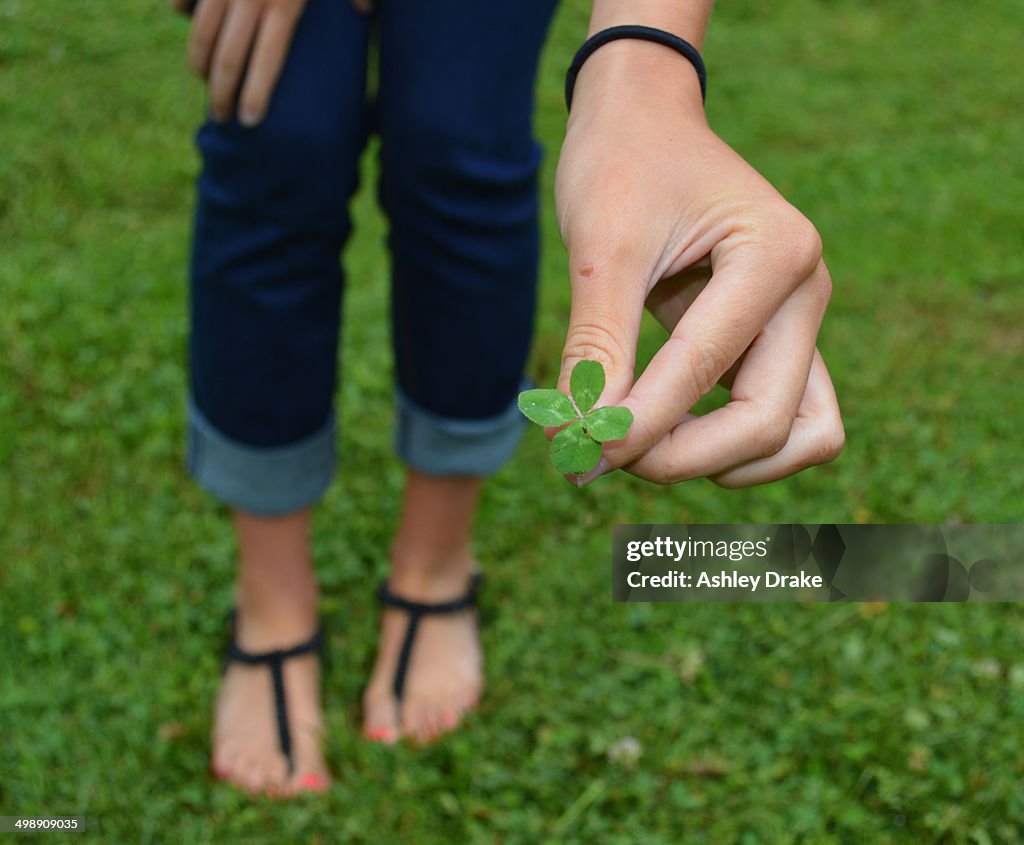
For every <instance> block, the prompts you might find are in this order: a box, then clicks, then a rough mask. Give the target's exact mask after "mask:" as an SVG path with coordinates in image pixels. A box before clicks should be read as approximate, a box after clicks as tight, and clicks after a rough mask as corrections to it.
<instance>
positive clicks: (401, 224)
mask: <svg viewBox="0 0 1024 845" xmlns="http://www.w3.org/2000/svg"><path fill="white" fill-rule="evenodd" d="M553 7H554V0H524V2H517V3H475V2H469V0H433V1H432V2H429V3H427V2H422V0H386V2H383V3H381V4H380V8H379V11H378V13H377V14H376V16H375V18H374V19H372V20H370V21H368V20H367V19H365V18H362V17H359V16H358V15H356V14H355V13H354V12H352V10H351V8H350V5H349V3H347V2H344V1H343V0H309V3H308V4H307V6H306V9H305V11H304V13H303V16H302V18H301V20H300V22H299V25H298V27H297V30H296V33H295V37H294V40H293V43H292V48H291V51H290V53H289V56H288V60H287V62H286V65H285V68H284V71H283V73H282V76H281V79H280V81H279V83H278V86H277V89H276V91H275V94H274V98H273V101H272V103H271V108H270V111H269V114H268V116H267V118H266V120H265V121H264V122H263V123H262V124H260V125H259V126H257V127H255V128H253V129H247V128H244V127H242V126H241V125H240V124H238V123H237V122H236V121H229V122H227V123H225V124H214V123H212V122H207V123H205V124H204V125H203V126H202V127H201V129H200V130H199V132H198V134H197V145H198V147H199V151H200V153H201V156H202V163H203V168H202V173H201V176H200V179H199V183H198V203H197V209H196V218H195V229H194V236H193V248H192V264H191V286H190V310H191V319H192V332H191V335H190V342H189V361H190V387H191V392H190V428H189V431H190V442H191V444H192V446H193V447H194V449H195V450H196V453H197V454H198V456H199V458H200V459H199V460H194V458H195V454H193V455H192V459H190V461H189V466H190V471H192V473H193V475H194V476H195V478H196V480H197V481H198V482H199V483H200V484H201V485H203V486H204V487H206V488H207V489H208V490H210V491H211V492H212V493H214V494H215V495H217V496H218V497H219V498H221V499H222V500H224V501H225V502H227V503H228V504H231V505H233V506H235V507H238V508H240V509H242V510H249V511H252V512H270V511H273V512H287V511H288V510H289V509H291V510H297V509H299V508H301V507H305V506H307V505H308V504H310V503H311V501H315V499H316V498H318V497H319V495H320V494H321V493H322V491H323V489H324V488H325V487H326V485H327V483H329V479H330V476H331V473H332V471H333V450H331V451H330V454H328V450H326V449H325V448H324V445H323V440H324V439H325V438H327V437H328V436H330V437H332V438H333V422H332V421H333V419H334V415H333V414H334V412H333V398H334V392H335V388H336V382H337V376H338V373H337V361H338V333H339V329H340V315H341V303H342V290H343V287H344V274H343V272H342V269H341V267H340V264H339V255H340V252H341V249H342V247H343V246H344V244H345V242H346V240H347V238H348V235H349V232H350V221H349V215H348V203H349V200H350V199H351V196H352V194H353V193H354V192H355V190H356V188H357V181H358V177H357V169H358V161H359V156H360V154H361V153H362V151H363V149H364V147H365V144H366V140H367V138H368V136H369V135H370V134H371V133H377V134H378V135H379V136H380V139H381V146H380V183H379V185H378V192H379V196H380V199H381V203H382V205H383V207H384V209H385V211H386V213H387V216H388V221H389V224H390V228H389V235H388V248H389V253H390V256H391V280H392V298H391V308H390V313H389V314H382V315H381V319H388V318H390V320H391V326H392V338H393V343H394V355H395V359H394V360H395V371H396V376H397V385H396V393H397V395H398V396H399V397H400V401H399V415H398V436H397V443H396V445H397V448H398V454H399V456H400V458H401V459H402V460H404V461H406V462H407V463H408V464H409V465H410V466H413V467H416V468H418V469H421V471H423V472H430V473H432V474H440V475H445V474H458V475H462V474H470V475H487V474H490V473H492V472H494V471H495V470H496V469H497V468H498V467H499V466H500V465H501V464H502V463H503V462H504V461H505V460H507V458H508V457H509V456H510V455H511V453H512V451H513V450H514V448H515V442H516V440H517V439H518V431H519V430H520V429H521V423H520V421H519V419H518V417H516V412H515V407H514V406H515V397H516V393H517V392H518V389H519V386H520V381H521V379H522V372H523V368H524V365H525V361H526V355H527V351H528V348H529V343H530V339H531V330H532V320H533V312H534V307H535V291H536V276H537V262H538V243H539V235H538V197H537V173H538V169H539V164H540V150H539V147H538V145H537V143H536V142H535V140H534V139H533V136H532V131H531V120H532V111H533V86H534V77H535V73H536V65H537V59H538V56H539V52H540V48H541V46H542V43H543V40H544V36H545V33H546V30H547V26H548V23H549V21H550V17H551V13H552V11H553ZM374 30H376V37H377V40H378V43H379V51H378V52H379V63H380V67H379V82H378V86H377V92H376V96H375V97H374V98H373V99H372V100H368V99H367V95H366V83H367V62H368V56H369V55H370V49H369V45H370V42H371V40H373V31H374ZM382 259H383V256H382ZM383 361H384V363H385V365H386V363H387V361H386V359H383ZM328 431H331V432H332V434H330V435H328V434H327V432H328ZM332 442H333V441H332ZM190 451H191V450H190ZM325 478H326V479H327V481H326V482H325V481H324V479H325ZM243 490H244V491H245V492H244V494H243V493H242V492H241V491H243Z"/></svg>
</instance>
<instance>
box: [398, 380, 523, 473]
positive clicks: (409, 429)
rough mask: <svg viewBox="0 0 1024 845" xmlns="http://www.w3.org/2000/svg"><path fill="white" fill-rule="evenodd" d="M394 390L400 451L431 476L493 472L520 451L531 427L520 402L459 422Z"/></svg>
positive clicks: (400, 453)
mask: <svg viewBox="0 0 1024 845" xmlns="http://www.w3.org/2000/svg"><path fill="white" fill-rule="evenodd" d="M524 389H525V387H524ZM395 393H396V402H397V406H398V413H397V423H396V426H395V451H396V452H397V453H398V457H399V458H401V459H402V461H404V462H405V464H406V465H408V466H410V467H412V468H413V469H415V470H418V471H419V472H422V473H425V474H426V475H473V476H488V475H493V474H494V473H495V472H497V471H498V470H499V469H501V468H502V466H504V465H505V463H506V462H507V461H508V459H509V458H511V457H512V455H513V454H514V453H515V451H516V447H517V446H518V445H519V439H520V437H522V434H523V428H524V427H525V425H526V418H525V417H523V415H522V414H521V413H520V412H519V407H518V405H517V404H516V403H513V404H512V405H511V406H509V408H508V409H507V410H505V411H504V412H502V413H501V414H499V415H498V416H496V417H490V418H487V419H482V420H460V419H452V418H449V417H440V416H438V415H436V414H434V413H432V412H430V411H428V410H426V409H425V408H422V407H420V406H419V405H417V404H416V403H414V402H413V401H412V400H411V399H409V398H408V397H407V396H406V395H405V394H404V393H403V392H402V391H401V390H398V389H396V391H395Z"/></svg>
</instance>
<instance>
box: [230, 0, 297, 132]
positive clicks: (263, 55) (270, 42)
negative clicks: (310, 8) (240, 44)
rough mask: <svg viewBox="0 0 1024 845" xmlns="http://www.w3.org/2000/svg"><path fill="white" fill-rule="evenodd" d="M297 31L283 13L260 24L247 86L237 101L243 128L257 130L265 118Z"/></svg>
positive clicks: (271, 13) (291, 20) (270, 16)
mask: <svg viewBox="0 0 1024 845" xmlns="http://www.w3.org/2000/svg"><path fill="white" fill-rule="evenodd" d="M294 28H295V21H294V20H293V19H291V18H290V17H289V16H287V15H284V14H281V13H275V12H270V13H268V14H267V15H265V16H264V17H263V19H262V20H261V21H260V23H259V32H258V33H257V34H256V43H255V46H254V47H253V50H252V56H251V58H250V59H249V69H248V71H247V72H246V75H245V83H244V84H243V86H242V93H241V95H240V96H239V98H238V112H239V121H241V123H242V124H243V125H245V126H255V125H256V124H257V123H259V122H260V121H261V120H262V119H263V117H264V116H265V115H266V112H267V106H268V105H269V103H270V98H271V96H272V94H273V90H274V86H275V85H277V80H278V78H279V77H280V76H281V69H282V68H283V67H284V61H285V57H286V56H287V55H288V47H289V45H290V44H291V39H292V32H293V31H294Z"/></svg>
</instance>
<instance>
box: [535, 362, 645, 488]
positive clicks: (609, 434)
mask: <svg viewBox="0 0 1024 845" xmlns="http://www.w3.org/2000/svg"><path fill="white" fill-rule="evenodd" d="M604 385H605V377H604V367H603V366H601V362H600V361H580V362H579V363H578V364H576V366H575V367H573V370H572V374H571V375H570V376H569V389H570V391H571V392H572V401H570V400H569V397H568V396H566V395H565V394H564V393H562V392H561V391H558V390H524V391H523V392H522V393H520V394H519V410H520V411H521V412H522V413H523V416H525V417H526V418H527V419H528V420H530V421H531V422H535V423H537V425H544V426H559V425H565V428H563V429H562V430H561V431H559V432H558V434H556V435H555V437H554V439H553V440H552V441H551V462H552V463H553V464H554V465H555V469H557V470H558V471H559V472H560V473H562V474H563V475H582V474H584V473H587V472H590V470H592V469H593V468H594V467H596V466H597V464H598V462H599V461H600V460H601V444H602V443H606V442H608V441H610V440H622V438H624V437H625V436H626V434H627V433H628V432H629V428H630V426H631V425H632V424H633V412H632V411H630V410H629V408H622V407H617V406H608V407H604V408H595V407H594V404H595V403H596V402H597V400H598V397H599V396H600V395H601V392H602V391H603V390H604ZM574 403H575V404H574ZM566 423H568V425H566Z"/></svg>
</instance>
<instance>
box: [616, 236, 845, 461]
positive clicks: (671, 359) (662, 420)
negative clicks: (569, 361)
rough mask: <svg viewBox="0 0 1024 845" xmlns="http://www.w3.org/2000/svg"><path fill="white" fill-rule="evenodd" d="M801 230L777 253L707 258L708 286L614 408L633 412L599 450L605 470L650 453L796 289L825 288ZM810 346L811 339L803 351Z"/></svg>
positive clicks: (817, 249)
mask: <svg viewBox="0 0 1024 845" xmlns="http://www.w3.org/2000/svg"><path fill="white" fill-rule="evenodd" d="M801 219H802V218H801ZM807 226H808V227H809V231H810V233H812V234H813V237H811V236H807V238H806V242H801V241H800V236H798V235H795V234H794V233H793V231H792V230H791V229H789V230H788V235H787V237H788V238H789V240H788V241H787V242H786V243H787V246H786V248H785V249H784V250H783V249H778V248H776V249H774V250H769V249H764V248H755V247H753V246H750V247H747V246H746V245H743V244H741V245H740V246H738V247H735V248H732V249H730V251H729V252H728V253H727V254H726V255H720V256H718V257H717V260H715V256H714V255H713V256H712V259H713V262H714V274H713V276H712V277H711V280H710V282H709V283H708V284H707V286H706V287H705V288H704V289H703V290H702V291H701V292H700V294H699V295H698V296H697V297H696V299H695V300H693V303H692V304H691V305H690V306H689V307H688V308H687V309H686V311H685V313H684V314H683V315H682V318H681V319H680V320H679V322H678V324H677V325H676V327H675V328H674V329H673V330H672V333H671V335H670V336H669V338H668V340H667V341H666V342H665V344H664V346H662V348H661V349H660V350H658V352H657V354H655V356H654V358H653V359H652V360H651V363H650V364H649V365H648V367H647V368H646V370H645V371H644V373H643V374H642V375H641V376H640V378H639V379H637V382H636V384H635V385H634V386H633V388H632V390H631V391H630V393H629V396H628V398H626V399H625V401H623V402H622V404H624V405H626V406H628V407H629V408H630V410H632V411H633V416H634V419H635V423H634V426H633V430H632V431H631V432H630V434H629V436H628V437H627V438H626V439H625V440H623V441H621V442H620V443H617V444H613V445H612V446H610V447H609V448H608V449H606V450H605V458H606V460H607V461H608V463H609V465H610V466H612V467H616V466H624V465H627V464H631V463H633V462H634V461H636V460H637V459H639V458H640V457H641V456H642V455H644V454H645V453H647V452H649V451H650V450H651V449H653V448H654V447H655V445H656V444H658V443H659V442H660V441H661V440H662V438H664V437H665V436H666V435H667V434H668V433H669V432H670V431H671V430H672V429H673V428H675V426H676V425H677V424H678V423H679V421H680V420H681V419H682V418H683V415H684V414H686V412H687V411H689V409H690V408H691V407H692V406H693V405H694V404H695V403H696V402H697V400H698V399H699V398H700V397H701V396H703V395H704V394H706V393H708V392H709V391H710V390H711V388H712V387H714V385H715V384H716V383H717V382H718V381H719V379H721V378H722V376H723V374H724V373H725V372H726V371H728V370H729V369H730V368H731V367H733V366H734V365H735V363H736V362H737V360H738V359H739V358H740V356H741V355H743V353H744V351H745V350H746V349H747V347H749V346H750V345H751V343H753V341H754V339H755V337H757V336H758V333H759V332H761V330H762V328H763V327H765V326H766V324H767V323H768V322H769V320H770V319H772V316H773V315H774V314H775V313H776V312H777V311H779V310H780V309H781V308H782V307H783V303H784V302H786V301H787V300H788V299H789V298H790V297H791V296H792V295H793V294H794V292H795V291H796V290H797V289H798V288H800V287H801V286H802V285H807V286H809V287H819V286H820V287H822V288H824V287H825V286H826V283H827V271H826V270H825V269H824V264H823V263H822V262H821V243H820V240H817V233H816V232H814V230H813V227H810V224H809V223H808V224H807ZM798 231H803V230H799V229H798ZM822 274H823V275H822ZM825 298H826V299H827V296H826V297H825ZM821 311H822V312H823V311H824V304H822V306H821ZM818 319H820V313H819V314H818ZM815 331H816V329H815ZM813 347H814V341H813V337H812V338H811V339H809V341H807V349H808V350H810V349H813ZM809 354H810V353H809V351H808V355H809ZM808 366H809V363H808ZM805 376H806V373H805ZM805 376H804V377H805Z"/></svg>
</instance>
